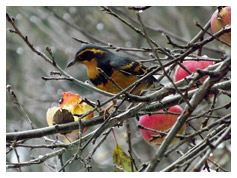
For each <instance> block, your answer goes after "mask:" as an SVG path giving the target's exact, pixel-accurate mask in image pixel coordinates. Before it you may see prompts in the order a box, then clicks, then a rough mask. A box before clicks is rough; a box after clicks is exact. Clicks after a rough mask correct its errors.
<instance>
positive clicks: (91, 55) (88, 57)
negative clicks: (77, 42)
mask: <svg viewBox="0 0 237 178" xmlns="http://www.w3.org/2000/svg"><path fill="white" fill-rule="evenodd" d="M79 57H80V60H81V61H85V60H87V61H89V60H91V59H92V58H94V57H95V54H94V53H93V52H92V51H86V52H84V53H82V54H79Z"/></svg>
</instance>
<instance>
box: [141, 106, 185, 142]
mask: <svg viewBox="0 0 237 178" xmlns="http://www.w3.org/2000/svg"><path fill="white" fill-rule="evenodd" d="M168 111H169V112H174V113H179V114H180V113H182V108H181V107H180V106H178V105H176V106H173V107H170V108H169V109H168ZM158 112H164V111H163V110H160V111H158ZM178 117H179V116H178V115H173V114H154V115H148V114H147V115H144V116H141V117H140V119H139V124H140V125H141V126H144V127H146V128H150V129H154V130H157V131H162V132H165V131H167V130H168V129H170V128H171V127H172V126H173V125H174V124H175V122H176V120H177V118H178ZM185 127H186V126H185V125H183V126H182V128H181V129H180V130H179V132H178V134H183V132H184V130H185ZM140 131H141V134H142V137H143V138H144V140H145V141H146V142H147V143H148V144H150V145H152V146H159V145H161V143H162V142H163V140H164V138H165V136H161V135H160V134H159V133H156V132H153V131H149V130H146V129H140ZM154 135H156V136H159V135H160V136H161V137H159V138H155V139H152V136H154ZM175 141H177V138H175V139H174V140H173V141H172V143H174V142H175Z"/></svg>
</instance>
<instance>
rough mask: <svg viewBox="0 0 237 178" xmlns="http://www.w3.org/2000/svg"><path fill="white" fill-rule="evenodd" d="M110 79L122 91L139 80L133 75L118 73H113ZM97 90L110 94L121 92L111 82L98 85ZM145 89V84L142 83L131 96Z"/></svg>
mask: <svg viewBox="0 0 237 178" xmlns="http://www.w3.org/2000/svg"><path fill="white" fill-rule="evenodd" d="M111 78H112V79H113V81H114V82H115V83H116V84H118V85H119V86H120V87H121V88H122V89H125V88H127V87H128V86H130V85H131V84H133V83H134V82H136V81H137V80H138V79H139V78H138V77H137V76H135V75H125V74H123V73H122V72H120V71H117V70H115V71H113V73H112V75H111ZM97 88H99V89H101V90H104V91H107V92H110V93H114V94H116V93H119V92H120V91H121V90H120V89H119V88H118V87H116V86H115V85H114V84H113V83H112V82H111V81H108V82H107V83H106V84H105V85H104V84H100V85H98V86H97ZM145 88H147V84H146V83H145V82H142V83H141V84H140V85H138V86H137V87H136V88H135V90H134V91H133V92H132V93H133V94H136V93H137V92H138V91H140V90H142V89H145Z"/></svg>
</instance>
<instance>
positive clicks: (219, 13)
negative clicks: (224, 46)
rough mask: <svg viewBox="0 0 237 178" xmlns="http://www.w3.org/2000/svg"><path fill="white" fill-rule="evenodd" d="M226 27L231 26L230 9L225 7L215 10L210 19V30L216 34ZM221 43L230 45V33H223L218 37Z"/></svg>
mask: <svg viewBox="0 0 237 178" xmlns="http://www.w3.org/2000/svg"><path fill="white" fill-rule="evenodd" d="M226 25H231V7H230V6H227V7H224V8H222V9H221V10H218V9H217V10H216V11H215V12H214V13H213V15H212V17H211V29H212V32H213V33H217V32H218V31H220V30H221V29H222V28H224V27H225V26H226ZM219 39H220V40H221V41H224V42H226V43H228V44H231V32H229V33H225V34H223V35H221V36H220V37H219Z"/></svg>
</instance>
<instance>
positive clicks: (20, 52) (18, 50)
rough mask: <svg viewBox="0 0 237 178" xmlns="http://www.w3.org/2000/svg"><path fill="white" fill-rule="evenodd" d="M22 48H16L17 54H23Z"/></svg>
mask: <svg viewBox="0 0 237 178" xmlns="http://www.w3.org/2000/svg"><path fill="white" fill-rule="evenodd" d="M23 52H24V49H23V48H22V47H19V48H17V50H16V53H17V54H23Z"/></svg>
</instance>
